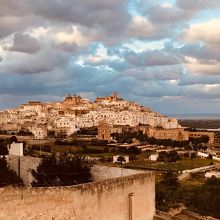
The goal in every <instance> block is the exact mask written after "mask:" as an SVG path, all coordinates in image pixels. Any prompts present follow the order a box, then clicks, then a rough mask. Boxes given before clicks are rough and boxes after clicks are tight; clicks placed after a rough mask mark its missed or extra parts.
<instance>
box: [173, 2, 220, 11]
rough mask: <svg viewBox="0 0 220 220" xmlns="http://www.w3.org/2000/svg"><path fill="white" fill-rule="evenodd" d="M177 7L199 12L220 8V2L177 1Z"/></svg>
mask: <svg viewBox="0 0 220 220" xmlns="http://www.w3.org/2000/svg"><path fill="white" fill-rule="evenodd" d="M176 5H177V6H178V7H180V8H182V9H184V10H190V11H192V10H193V11H198V10H202V9H203V10H204V9H211V8H216V7H219V6H220V2H219V0H212V1H210V0H194V1H193V4H192V1H191V0H177V1H176Z"/></svg>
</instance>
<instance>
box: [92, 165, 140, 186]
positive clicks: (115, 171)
mask: <svg viewBox="0 0 220 220" xmlns="http://www.w3.org/2000/svg"><path fill="white" fill-rule="evenodd" d="M139 173H144V171H142V170H133V169H124V168H120V167H110V166H100V165H94V166H93V167H92V169H91V174H92V179H93V181H95V182H97V181H101V180H106V179H112V178H118V177H123V176H131V175H134V174H139Z"/></svg>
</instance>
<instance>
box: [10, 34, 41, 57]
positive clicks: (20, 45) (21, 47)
mask: <svg viewBox="0 0 220 220" xmlns="http://www.w3.org/2000/svg"><path fill="white" fill-rule="evenodd" d="M6 49H8V50H10V51H17V52H23V53H36V52H37V51H39V50H40V49H41V45H40V43H39V42H38V40H36V39H35V38H33V37H31V36H30V35H28V34H22V33H16V34H15V35H14V39H13V45H12V46H11V47H9V48H6Z"/></svg>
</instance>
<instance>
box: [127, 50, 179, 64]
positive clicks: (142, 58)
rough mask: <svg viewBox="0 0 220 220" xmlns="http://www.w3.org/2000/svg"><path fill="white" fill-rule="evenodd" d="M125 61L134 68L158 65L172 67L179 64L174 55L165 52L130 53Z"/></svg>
mask: <svg viewBox="0 0 220 220" xmlns="http://www.w3.org/2000/svg"><path fill="white" fill-rule="evenodd" d="M126 59H127V60H128V62H129V63H131V64H133V65H135V66H158V65H174V64H179V63H181V59H180V58H179V57H177V56H176V55H175V54H170V53H167V52H166V51H159V50H155V51H146V52H142V53H138V54H137V53H130V54H128V55H127V57H126Z"/></svg>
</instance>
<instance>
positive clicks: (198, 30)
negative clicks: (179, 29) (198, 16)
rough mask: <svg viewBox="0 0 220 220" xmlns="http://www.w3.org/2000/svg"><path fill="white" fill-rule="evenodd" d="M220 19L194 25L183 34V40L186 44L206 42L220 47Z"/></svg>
mask: <svg viewBox="0 0 220 220" xmlns="http://www.w3.org/2000/svg"><path fill="white" fill-rule="evenodd" d="M219 26H220V19H213V20H209V21H206V22H203V23H197V24H192V25H191V27H190V28H188V29H187V30H186V31H185V32H184V33H183V40H184V41H186V42H198V41H199V42H205V43H208V44H212V45H216V46H219V45H220V39H219V35H220V29H219V28H217V27H219Z"/></svg>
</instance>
